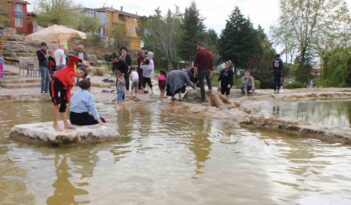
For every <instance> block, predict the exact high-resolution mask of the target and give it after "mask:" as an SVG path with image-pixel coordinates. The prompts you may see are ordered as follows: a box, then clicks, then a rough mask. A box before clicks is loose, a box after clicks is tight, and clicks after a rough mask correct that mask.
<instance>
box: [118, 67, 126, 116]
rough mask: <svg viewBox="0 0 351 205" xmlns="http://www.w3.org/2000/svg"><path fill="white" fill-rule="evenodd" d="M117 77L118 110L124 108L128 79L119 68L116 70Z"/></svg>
mask: <svg viewBox="0 0 351 205" xmlns="http://www.w3.org/2000/svg"><path fill="white" fill-rule="evenodd" d="M116 78H117V97H116V102H117V104H116V108H117V110H119V109H121V108H123V106H124V105H123V102H124V97H125V93H126V81H125V78H124V74H123V73H122V72H121V71H119V70H117V71H116Z"/></svg>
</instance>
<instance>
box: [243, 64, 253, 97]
mask: <svg viewBox="0 0 351 205" xmlns="http://www.w3.org/2000/svg"><path fill="white" fill-rule="evenodd" d="M240 89H241V93H242V94H243V95H247V94H248V93H252V94H254V93H255V80H254V78H253V77H252V76H251V75H250V71H248V70H246V71H245V73H244V76H243V77H241V82H240Z"/></svg>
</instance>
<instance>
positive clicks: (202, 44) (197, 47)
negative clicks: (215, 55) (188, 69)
mask: <svg viewBox="0 0 351 205" xmlns="http://www.w3.org/2000/svg"><path fill="white" fill-rule="evenodd" d="M204 47H205V44H204V43H202V42H199V43H197V46H196V49H197V50H199V49H202V48H204Z"/></svg>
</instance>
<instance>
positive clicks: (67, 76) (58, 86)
mask: <svg viewBox="0 0 351 205" xmlns="http://www.w3.org/2000/svg"><path fill="white" fill-rule="evenodd" d="M78 62H82V60H81V59H80V58H78V57H77V56H74V55H71V56H70V58H69V60H68V62H67V65H66V67H64V68H62V69H61V70H59V71H57V72H55V73H54V75H53V78H52V80H51V82H50V96H51V100H52V102H53V103H54V116H53V117H54V124H53V127H54V129H55V130H56V131H62V129H61V128H60V127H59V125H58V113H60V114H61V117H62V120H63V123H64V128H65V129H74V127H73V126H72V125H71V123H69V122H68V120H67V116H66V107H67V103H69V99H70V95H71V89H72V88H73V85H74V82H75V77H79V78H85V77H86V76H87V75H88V71H87V69H86V68H81V69H79V70H76V64H77V63H78ZM83 64H85V65H87V66H88V65H89V63H87V62H83Z"/></svg>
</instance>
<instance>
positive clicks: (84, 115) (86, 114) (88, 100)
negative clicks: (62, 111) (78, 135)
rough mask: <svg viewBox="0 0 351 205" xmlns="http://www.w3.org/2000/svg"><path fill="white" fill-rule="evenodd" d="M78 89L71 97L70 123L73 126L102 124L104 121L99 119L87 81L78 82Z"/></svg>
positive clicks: (88, 81) (89, 84)
mask: <svg viewBox="0 0 351 205" xmlns="http://www.w3.org/2000/svg"><path fill="white" fill-rule="evenodd" d="M78 86H79V87H80V89H79V90H78V91H76V92H75V93H74V94H73V96H72V97H71V102H70V105H71V106H70V110H71V112H70V116H69V118H70V121H71V123H72V124H74V125H95V124H104V123H105V120H104V119H103V118H101V117H100V115H99V113H98V112H97V110H96V105H95V101H94V97H93V95H92V94H91V93H90V92H89V91H90V90H91V83H90V80H89V79H84V80H81V81H79V83H78Z"/></svg>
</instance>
